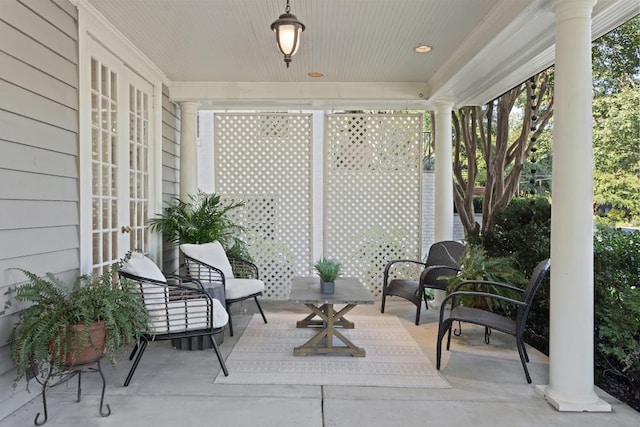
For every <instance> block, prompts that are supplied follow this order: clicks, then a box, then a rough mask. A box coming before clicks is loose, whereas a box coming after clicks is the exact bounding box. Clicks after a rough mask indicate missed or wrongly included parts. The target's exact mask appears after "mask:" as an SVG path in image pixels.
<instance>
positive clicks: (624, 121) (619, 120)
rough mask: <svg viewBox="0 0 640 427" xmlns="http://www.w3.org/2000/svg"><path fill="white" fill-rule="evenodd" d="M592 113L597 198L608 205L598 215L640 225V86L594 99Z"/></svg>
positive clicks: (604, 218)
mask: <svg viewBox="0 0 640 427" xmlns="http://www.w3.org/2000/svg"><path fill="white" fill-rule="evenodd" d="M593 113H594V115H593V117H594V126H593V155H594V166H595V170H594V201H595V202H596V204H597V205H598V206H604V207H607V209H606V210H598V215H599V216H600V218H601V219H602V222H604V223H609V224H613V225H626V224H628V225H637V224H640V89H638V88H637V87H636V88H634V87H630V86H623V87H621V88H620V89H619V90H618V91H617V92H616V93H614V94H613V95H611V96H607V97H599V98H595V99H594V101H593ZM609 208H613V209H609ZM607 217H608V218H607Z"/></svg>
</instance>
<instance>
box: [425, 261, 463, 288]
mask: <svg viewBox="0 0 640 427" xmlns="http://www.w3.org/2000/svg"><path fill="white" fill-rule="evenodd" d="M459 271H460V269H459V268H458V267H452V266H450V265H437V264H436V265H429V266H427V268H425V269H424V270H422V273H421V274H420V284H421V285H425V284H426V282H427V276H429V275H431V274H436V273H438V272H440V275H438V277H436V280H442V278H441V276H455V275H456V274H457V273H458V272H459ZM447 273H448V274H447Z"/></svg>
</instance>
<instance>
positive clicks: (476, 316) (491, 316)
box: [436, 259, 551, 383]
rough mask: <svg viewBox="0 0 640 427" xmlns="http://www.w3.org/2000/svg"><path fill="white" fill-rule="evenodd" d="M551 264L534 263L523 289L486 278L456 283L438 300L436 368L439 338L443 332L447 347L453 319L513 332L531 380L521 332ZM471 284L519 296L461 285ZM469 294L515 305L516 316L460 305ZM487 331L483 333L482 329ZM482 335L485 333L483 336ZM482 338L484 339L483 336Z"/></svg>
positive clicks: (547, 261)
mask: <svg viewBox="0 0 640 427" xmlns="http://www.w3.org/2000/svg"><path fill="white" fill-rule="evenodd" d="M550 267H551V260H550V259H546V260H544V261H541V262H540V263H538V265H537V266H536V268H535V269H534V270H533V273H532V274H531V278H530V279H529V283H528V284H527V286H526V288H525V289H520V288H518V287H515V286H512V285H509V284H507V283H499V282H491V281H486V280H480V281H478V280H468V281H465V282H462V283H460V284H459V285H458V286H456V287H455V289H454V290H453V292H452V293H450V294H449V295H447V297H446V298H445V299H444V301H443V302H442V306H441V307H440V323H439V325H438V342H437V348H436V368H437V369H440V359H441V356H442V354H441V352H442V339H443V338H444V336H445V334H447V350H449V347H450V345H451V329H452V326H453V323H454V322H456V321H457V322H466V323H473V324H476V325H480V326H484V327H485V328H488V329H485V330H486V331H487V330H488V331H490V330H491V329H495V330H497V331H500V332H504V333H505V334H509V335H513V336H514V337H515V339H516V346H517V347H518V354H519V355H520V361H521V362H522V367H523V368H524V374H525V376H526V377H527V382H528V383H531V376H530V375H529V369H527V362H529V355H528V354H527V349H526V348H525V345H524V331H525V324H526V321H527V317H528V315H529V311H530V310H531V305H532V304H533V299H534V297H535V294H536V292H537V291H538V289H539V288H540V285H541V284H542V282H543V280H544V278H545V276H546V275H547V273H548V272H549V269H550ZM469 285H473V286H474V288H476V289H477V287H478V286H481V287H486V288H487V289H490V288H495V287H499V288H502V289H510V290H511V291H513V292H515V293H517V294H520V295H522V298H521V299H512V298H508V297H506V296H503V295H497V294H495V293H491V292H478V291H465V290H464V288H465V286H467V287H468V286H469ZM464 296H471V297H475V298H484V299H488V300H494V301H502V302H503V303H506V304H511V305H513V306H515V307H517V314H516V318H515V320H514V319H511V318H509V317H507V316H504V315H501V314H498V313H494V312H492V311H488V310H484V309H480V308H474V307H468V306H465V305H462V304H460V302H461V300H460V297H464ZM447 306H450V307H451V310H450V311H449V313H448V314H447ZM485 334H487V332H485ZM485 337H486V336H485ZM485 339H486V338H485Z"/></svg>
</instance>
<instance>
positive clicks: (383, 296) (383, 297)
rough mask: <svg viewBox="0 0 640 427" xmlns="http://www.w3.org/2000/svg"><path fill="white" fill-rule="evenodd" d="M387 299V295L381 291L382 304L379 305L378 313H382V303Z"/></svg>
mask: <svg viewBox="0 0 640 427" xmlns="http://www.w3.org/2000/svg"><path fill="white" fill-rule="evenodd" d="M386 301H387V295H386V294H385V293H384V291H382V305H381V306H380V313H384V304H385V302H386Z"/></svg>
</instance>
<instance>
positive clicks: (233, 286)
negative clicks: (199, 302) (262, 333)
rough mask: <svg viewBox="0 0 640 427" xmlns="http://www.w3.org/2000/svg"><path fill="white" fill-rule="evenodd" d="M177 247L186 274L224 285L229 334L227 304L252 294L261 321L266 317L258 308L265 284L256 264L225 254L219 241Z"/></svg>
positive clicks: (229, 309)
mask: <svg viewBox="0 0 640 427" xmlns="http://www.w3.org/2000/svg"><path fill="white" fill-rule="evenodd" d="M180 251H181V252H182V254H183V255H184V261H185V264H186V267H187V274H188V275H189V276H190V277H193V278H195V279H197V280H199V281H200V282H202V284H203V285H205V286H211V287H215V286H222V287H223V288H224V294H225V298H224V299H225V303H226V308H227V313H229V335H230V336H233V322H232V320H231V305H232V304H233V303H236V302H239V301H244V300H246V299H249V298H253V299H254V301H255V302H256V305H257V306H258V310H259V311H260V315H261V316H262V320H264V323H267V318H266V317H265V315H264V311H262V307H261V306H260V301H258V297H259V296H262V293H263V292H264V290H265V285H264V282H263V281H262V280H260V279H259V277H258V267H257V266H256V265H255V264H253V263H251V262H249V261H247V260H244V259H240V258H235V257H230V256H227V254H226V253H225V251H224V248H223V247H222V245H221V244H220V243H219V242H211V243H203V244H183V245H180Z"/></svg>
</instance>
